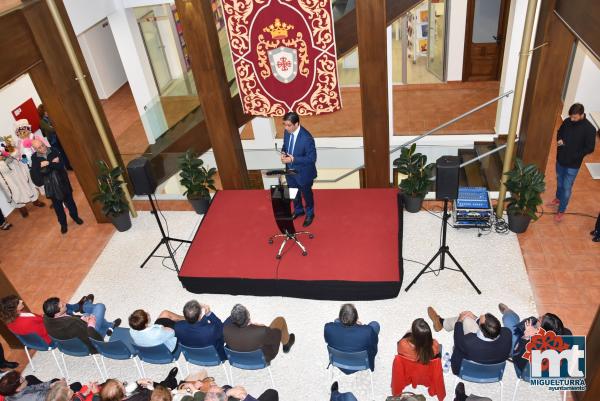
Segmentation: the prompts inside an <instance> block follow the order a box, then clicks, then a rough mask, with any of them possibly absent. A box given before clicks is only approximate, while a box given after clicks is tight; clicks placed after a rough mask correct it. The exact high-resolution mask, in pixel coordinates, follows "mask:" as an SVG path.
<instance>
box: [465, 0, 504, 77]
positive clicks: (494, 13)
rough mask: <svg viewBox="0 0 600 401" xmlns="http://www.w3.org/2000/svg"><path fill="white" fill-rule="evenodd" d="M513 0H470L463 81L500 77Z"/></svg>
mask: <svg viewBox="0 0 600 401" xmlns="http://www.w3.org/2000/svg"><path fill="white" fill-rule="evenodd" d="M509 7H510V0H469V3H468V7H467V26H466V31H465V55H464V62H463V81H497V80H499V79H500V74H501V70H502V56H503V53H504V41H505V37H506V25H507V19H508V10H509Z"/></svg>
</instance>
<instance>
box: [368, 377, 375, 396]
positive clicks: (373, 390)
mask: <svg viewBox="0 0 600 401" xmlns="http://www.w3.org/2000/svg"><path fill="white" fill-rule="evenodd" d="M369 376H370V378H371V400H373V401H375V387H374V386H373V372H371V369H369Z"/></svg>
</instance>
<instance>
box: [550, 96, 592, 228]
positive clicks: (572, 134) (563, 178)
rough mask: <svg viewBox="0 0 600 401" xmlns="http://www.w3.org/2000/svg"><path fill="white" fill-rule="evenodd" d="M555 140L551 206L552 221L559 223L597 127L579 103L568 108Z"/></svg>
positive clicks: (589, 149) (590, 148) (590, 149)
mask: <svg viewBox="0 0 600 401" xmlns="http://www.w3.org/2000/svg"><path fill="white" fill-rule="evenodd" d="M556 141H557V142H556V144H557V147H556V198H555V199H554V200H553V201H552V203H551V206H555V207H558V211H557V213H556V215H555V216H554V220H555V221H556V222H560V221H561V220H562V219H563V216H564V213H565V210H566V209H567V205H568V204H569V199H570V198H571V191H572V189H573V184H574V183H575V177H577V173H578V172H579V168H580V167H581V163H582V162H583V158H584V157H585V155H588V154H590V153H592V152H593V151H594V146H595V141H596V128H594V126H593V125H592V123H590V122H589V121H588V120H587V119H586V118H585V109H584V108H583V105H582V104H581V103H575V104H573V105H572V106H571V107H570V108H569V118H566V119H565V120H564V121H563V123H562V124H561V126H560V128H559V129H558V133H557V134H556Z"/></svg>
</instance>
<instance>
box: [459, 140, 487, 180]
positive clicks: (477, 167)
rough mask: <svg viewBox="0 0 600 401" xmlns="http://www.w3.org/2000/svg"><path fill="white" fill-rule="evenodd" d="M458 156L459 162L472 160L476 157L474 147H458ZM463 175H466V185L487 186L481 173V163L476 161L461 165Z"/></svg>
mask: <svg viewBox="0 0 600 401" xmlns="http://www.w3.org/2000/svg"><path fill="white" fill-rule="evenodd" d="M458 156H459V157H460V160H461V164H462V163H465V162H468V161H469V160H473V159H474V158H476V157H477V154H476V153H475V150H474V149H459V150H458ZM461 170H464V175H465V177H466V186H468V187H487V183H486V181H485V177H484V176H483V175H482V174H481V163H479V161H476V162H474V163H471V164H469V165H468V166H465V167H463V168H462V169H461Z"/></svg>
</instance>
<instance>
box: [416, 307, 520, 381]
mask: <svg viewBox="0 0 600 401" xmlns="http://www.w3.org/2000/svg"><path fill="white" fill-rule="evenodd" d="M427 313H428V314H429V317H430V318H431V320H432V322H433V329H434V330H435V331H440V330H441V329H442V327H443V328H444V329H445V330H446V331H452V330H454V349H453V351H452V358H451V359H450V364H451V366H452V373H454V374H455V375H457V374H458V372H459V371H460V365H461V364H462V360H463V359H469V360H471V361H473V362H478V363H489V364H491V363H500V362H503V361H506V360H507V359H508V357H509V356H510V349H511V342H512V338H511V337H512V336H511V334H510V330H508V329H507V328H506V327H502V326H501V325H500V321H499V320H498V319H497V318H496V317H495V316H494V315H492V314H491V313H486V314H485V315H481V316H479V318H478V317H477V316H475V314H474V313H473V312H470V311H464V312H462V313H461V314H460V315H459V316H457V317H451V318H444V319H443V318H441V317H440V316H439V315H438V314H437V312H436V311H435V310H434V309H433V308H432V307H429V308H427Z"/></svg>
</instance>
